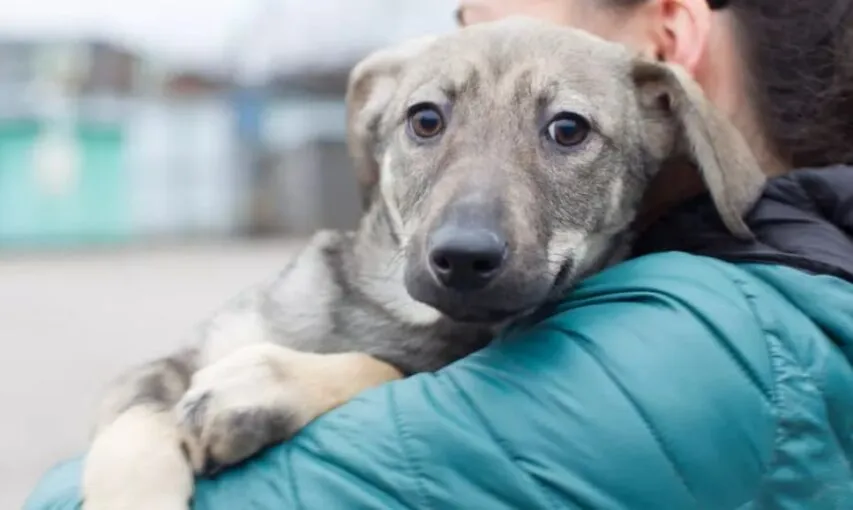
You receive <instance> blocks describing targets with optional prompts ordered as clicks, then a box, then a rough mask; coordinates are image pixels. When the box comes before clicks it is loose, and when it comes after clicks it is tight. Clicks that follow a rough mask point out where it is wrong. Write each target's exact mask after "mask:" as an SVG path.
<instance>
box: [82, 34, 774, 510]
mask: <svg viewBox="0 0 853 510" xmlns="http://www.w3.org/2000/svg"><path fill="white" fill-rule="evenodd" d="M348 105H349V110H350V123H349V134H350V144H351V149H352V153H353V157H354V159H355V161H356V163H357V168H358V177H359V181H360V183H361V186H362V188H363V194H364V198H365V200H364V204H365V213H364V217H363V220H362V222H361V226H360V228H359V229H358V230H357V231H356V232H354V233H321V234H318V235H317V236H316V237H315V238H314V239H313V241H312V242H311V244H310V245H309V246H308V247H307V248H306V249H305V250H304V251H303V252H302V253H301V254H300V255H299V256H298V257H297V258H296V259H295V261H294V262H292V264H291V265H290V266H289V267H288V268H287V269H286V270H285V271H284V272H282V273H281V274H280V275H278V277H276V278H275V279H273V280H272V281H271V282H268V283H266V284H263V285H260V286H259V287H257V288H255V289H252V290H250V291H249V292H247V293H246V294H244V295H243V296H240V297H239V298H237V299H236V300H235V301H233V302H232V303H230V304H229V305H228V306H226V307H225V308H224V309H223V310H222V311H220V312H219V313H218V314H216V315H215V316H214V317H212V318H211V319H210V320H209V321H208V322H207V323H205V324H204V325H203V326H202V327H201V328H200V329H199V330H198V331H197V333H196V336H195V337H194V338H193V339H191V340H192V341H191V342H190V345H191V347H189V348H188V349H187V350H185V351H183V352H181V353H178V354H175V355H174V356H172V357H169V358H167V359H163V360H160V361H156V362H153V363H150V364H148V365H145V366H142V367H140V368H139V369H137V370H135V371H132V372H131V373H129V374H127V375H126V376H125V377H124V378H123V379H121V380H120V381H118V382H116V384H115V385H114V386H113V387H112V388H111V391H110V392H109V394H108V396H107V398H106V399H105V401H104V403H103V406H102V409H101V414H100V416H99V420H98V427H97V433H96V436H95V439H94V443H93V445H92V450H91V453H90V455H89V456H88V458H87V463H86V468H85V474H84V494H85V501H86V502H85V508H86V509H87V510H136V509H139V510H186V508H187V507H188V502H189V500H190V498H191V495H192V490H193V471H195V472H198V473H209V472H212V471H215V470H216V469H218V468H220V467H222V466H227V465H231V464H234V463H236V462H239V461H241V460H243V459H246V458H247V457H250V456H251V455H253V454H255V453H256V452H258V451H259V450H260V449H262V448H263V447H265V446H267V445H269V444H272V443H276V442H279V441H283V440H285V439H287V438H289V437H291V436H292V435H293V434H294V433H296V432H297V431H298V430H299V429H300V428H301V427H303V426H304V425H305V424H307V423H308V422H310V421H311V420H313V419H314V418H316V417H317V416H319V415H320V414H322V413H324V412H326V411H328V410H330V409H332V408H334V407H336V406H338V405H340V404H342V403H343V402H345V401H347V400H349V399H351V398H352V397H354V396H355V395H356V394H358V393H359V392H361V391H363V390H365V389H367V388H370V387H373V386H377V385H379V384H382V383H384V382H387V381H390V380H393V379H398V378H400V377H404V376H405V375H407V374H411V373H415V372H421V371H430V370H435V369H438V368H440V367H442V366H445V365H446V364H448V363H450V362H452V361H454V360H457V359H459V358H460V357H463V356H465V355H467V354H469V353H471V352H473V351H475V350H477V349H480V348H482V347H483V346H485V345H486V344H487V343H489V341H490V339H491V338H492V337H493V335H494V334H495V333H496V332H497V331H499V330H500V328H501V327H502V326H504V325H505V324H506V323H507V322H509V321H511V320H513V319H517V318H519V317H522V316H525V315H527V314H529V313H530V312H532V311H534V310H536V309H537V308H538V307H540V306H541V305H543V304H545V303H546V302H549V301H552V300H555V299H559V298H560V297H561V296H563V295H565V293H566V292H567V290H568V289H569V288H570V287H571V286H572V285H573V283H575V282H577V281H578V279H580V278H582V277H584V276H585V275H588V274H590V273H592V272H595V271H598V270H600V269H601V268H603V267H605V266H606V265H608V264H610V263H612V262H614V261H616V260H618V259H619V257H620V256H622V253H624V250H623V248H624V247H625V246H626V245H627V243H628V241H629V240H628V233H629V230H630V226H631V223H632V221H633V220H634V217H635V213H636V211H637V208H638V206H639V204H640V200H641V198H642V197H643V194H644V191H645V189H646V187H647V186H648V184H649V182H650V180H651V179H652V178H653V177H654V176H655V174H656V172H657V170H658V169H659V167H660V166H661V164H662V163H663V162H665V161H667V160H670V159H673V158H678V159H681V158H689V159H691V160H692V161H693V162H695V164H696V166H697V168H698V169H699V171H700V172H701V174H702V176H703V177H704V180H705V183H706V185H707V188H708V190H709V191H710V193H711V195H712V197H713V200H714V202H715V204H716V206H717V209H718V211H719V213H720V217H721V218H722V220H723V221H724V222H725V224H726V226H727V227H728V228H729V230H731V232H732V233H733V234H735V235H738V236H742V237H748V236H749V235H750V232H749V230H748V229H747V227H746V225H745V224H744V222H743V220H742V215H743V214H744V213H745V212H746V211H747V210H748V209H750V207H751V205H752V204H753V202H754V200H755V199H756V197H757V195H758V194H759V193H760V190H761V188H762V185H763V182H764V178H763V175H762V173H761V172H760V170H759V168H758V166H757V164H756V162H755V160H754V159H753V156H752V154H751V152H750V150H749V148H748V147H747V146H746V144H745V142H744V141H743V139H742V138H741V137H740V135H739V134H738V133H737V131H736V130H735V129H734V128H733V127H732V126H730V125H729V124H728V123H727V122H726V121H725V120H724V118H722V117H721V116H720V114H719V113H718V112H716V111H715V110H714V109H712V108H711V107H710V105H709V104H708V103H707V102H706V101H705V99H704V98H703V96H702V95H701V93H700V91H699V89H698V87H697V86H696V85H695V84H694V83H693V82H691V81H690V80H688V79H687V78H685V76H684V75H683V73H682V72H680V71H679V70H677V69H674V68H670V67H668V66H665V65H663V64H659V63H655V62H649V61H645V60H641V59H638V58H636V57H635V56H633V55H632V54H630V53H629V52H628V51H627V50H626V49H625V48H623V47H622V46H619V45H616V44H612V43H608V42H605V41H603V40H600V39H598V38H595V37H593V36H591V35H588V34H585V33H583V32H580V31H575V30H570V29H565V28H558V27H556V26H552V25H547V24H543V23H539V22H534V21H532V20H522V19H514V20H507V21H502V22H498V23H493V24H487V25H480V26H476V27H472V28H467V29H464V30H461V31H458V32H456V33H453V34H451V35H447V36H443V37H440V38H431V39H427V40H420V41H417V42H412V43H409V44H406V45H403V46H402V47H399V48H396V49H392V50H387V51H381V52H378V53H376V54H374V55H372V56H370V57H369V58H367V59H366V60H365V61H363V62H362V63H361V64H359V65H358V66H357V67H356V69H355V70H354V71H353V73H352V76H351V81H350V87H349V93H348Z"/></svg>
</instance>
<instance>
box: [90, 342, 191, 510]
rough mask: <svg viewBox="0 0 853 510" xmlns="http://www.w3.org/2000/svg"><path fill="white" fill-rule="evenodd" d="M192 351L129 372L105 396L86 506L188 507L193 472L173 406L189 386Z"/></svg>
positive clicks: (125, 509)
mask: <svg viewBox="0 0 853 510" xmlns="http://www.w3.org/2000/svg"><path fill="white" fill-rule="evenodd" d="M193 354H194V353H186V354H185V355H176V356H173V357H171V358H166V359H163V360H160V361H156V362H153V363H149V364H147V365H144V366H142V367H140V368H138V369H136V370H133V371H131V372H129V373H128V374H127V375H126V376H125V377H123V378H122V379H121V380H119V381H117V382H116V383H115V384H113V385H112V386H111V388H110V391H109V392H108V394H107V396H106V398H105V399H104V401H103V402H102V405H101V409H100V416H99V418H98V427H97V429H96V432H95V437H94V441H93V443H92V445H91V448H90V450H89V453H88V454H87V456H86V459H85V462H84V469H83V498H84V503H83V508H84V509H85V510H154V509H156V510H186V509H187V508H188V507H189V501H190V498H191V496H192V492H193V472H192V469H191V467H190V465H189V463H188V461H187V459H186V455H185V454H184V452H183V451H182V447H181V435H180V430H179V428H178V424H177V421H176V420H175V416H174V412H173V406H174V405H175V403H176V402H177V401H178V400H179V399H180V398H181V395H183V394H184V392H185V391H186V389H187V387H188V386H189V382H190V377H191V374H192V371H193V370H194V362H193Z"/></svg>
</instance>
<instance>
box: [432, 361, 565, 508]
mask: <svg viewBox="0 0 853 510" xmlns="http://www.w3.org/2000/svg"><path fill="white" fill-rule="evenodd" d="M445 375H446V376H447V378H448V379H449V380H450V382H451V383H452V384H453V386H454V387H455V388H456V390H457V394H458V395H459V396H460V397H461V398H462V399H463V400H464V401H465V403H466V404H468V407H469V408H470V409H471V412H472V413H473V414H474V416H476V417H477V419H478V420H479V421H480V425H481V426H482V427H483V430H485V431H486V433H487V434H489V437H490V438H491V439H492V440H493V441H494V442H495V444H497V445H498V446H499V447H500V449H501V450H502V451H503V452H504V454H505V455H506V456H507V457H508V458H509V459H511V460H512V462H513V464H515V465H516V466H517V467H518V468H519V470H520V471H521V472H522V473H524V474H525V475H526V476H527V478H529V479H530V481H531V483H533V484H534V485H535V486H536V487H537V488H538V489H539V493H540V494H542V496H543V498H544V499H545V500H547V501H548V504H549V507H550V508H561V506H560V505H559V504H558V503H557V501H556V500H555V499H554V497H553V496H552V495H551V494H550V493H549V491H548V490H547V489H546V488H545V487H544V486H543V485H542V483H541V482H539V481H538V480H537V479H536V477H534V476H532V475H530V474H529V473H527V471H526V470H525V469H523V468H522V467H521V466H519V465H518V464H519V460H520V459H518V457H517V456H516V455H515V454H513V452H512V448H511V446H510V445H509V443H508V442H507V441H506V440H504V439H503V438H501V437H500V436H498V434H497V433H496V432H495V431H494V430H493V429H492V428H491V427H490V426H489V425H488V421H487V420H486V418H485V417H484V416H483V415H482V413H480V411H479V410H478V409H477V406H476V405H474V402H473V401H472V400H471V399H470V398H469V397H468V395H467V394H466V393H465V392H464V391H462V389H461V387H460V385H459V383H458V382H456V381H455V380H454V378H453V375H452V374H450V373H446V374H445Z"/></svg>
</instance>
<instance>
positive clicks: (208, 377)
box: [176, 343, 402, 474]
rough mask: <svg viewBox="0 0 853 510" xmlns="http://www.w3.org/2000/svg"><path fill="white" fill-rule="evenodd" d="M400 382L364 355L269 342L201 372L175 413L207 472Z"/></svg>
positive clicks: (394, 372)
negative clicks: (373, 390) (361, 395)
mask: <svg viewBox="0 0 853 510" xmlns="http://www.w3.org/2000/svg"><path fill="white" fill-rule="evenodd" d="M401 377H402V374H401V373H400V372H399V371H398V370H397V369H395V368H394V367H392V366H390V365H388V364H387V363H384V362H381V361H379V360H377V359H375V358H372V357H370V356H368V355H366V354H362V353H343V354H312V353H306V352H300V351H295V350H292V349H288V348H286V347H281V346H279V345H276V344H271V343H265V344H260V345H255V346H250V347H246V348H243V349H241V350H239V351H236V352H234V353H232V354H230V355H228V356H227V357H225V358H223V359H221V360H220V361H218V362H216V363H214V364H212V365H210V366H208V367H206V368H204V369H202V370H200V371H199V372H197V373H196V374H195V375H194V376H193V380H192V384H191V386H190V389H189V391H187V393H186V395H185V396H184V398H183V399H181V401H180V402H179V403H178V405H177V407H176V411H177V414H178V421H179V423H180V424H181V427H182V429H183V433H184V440H185V444H186V449H187V451H188V452H189V454H190V459H191V462H192V464H193V467H194V468H195V470H196V472H198V473H204V474H210V473H213V472H216V471H217V470H218V469H220V468H221V467H224V466H228V465H233V464H235V463H238V462H240V461H242V460H244V459H246V458H248V457H250V456H252V455H253V454H255V453H257V452H258V451H260V450H261V449H262V448H264V447H265V446H268V445H271V444H274V443H278V442H281V441H284V440H286V439H289V438H290V437H291V436H293V435H294V434H295V433H296V432H298V431H299V430H300V429H301V428H302V427H304V426H305V425H306V424H308V423H309V422H310V421H312V420H313V419H314V418H316V417H317V416H319V415H321V414H323V413H325V412H327V411H329V410H331V409H333V408H335V407H338V406H339V405H341V404H343V403H344V402H346V401H348V400H350V399H352V398H353V397H354V396H355V395H357V394H358V393H360V392H362V391H364V390H366V389H368V388H372V387H375V386H378V385H380V384H382V383H385V382H387V381H391V380H394V379H399V378H401Z"/></svg>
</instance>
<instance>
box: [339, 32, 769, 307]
mask: <svg viewBox="0 0 853 510" xmlns="http://www.w3.org/2000/svg"><path fill="white" fill-rule="evenodd" d="M348 106H349V113H350V117H349V119H350V120H349V136H350V147H351V152H352V155H353V157H354V159H355V161H356V166H357V170H358V178H359V182H360V183H361V186H362V192H363V195H364V197H365V204H368V205H370V204H372V205H374V206H377V207H382V208H384V210H385V211H386V212H387V215H388V217H389V218H390V219H391V223H392V225H393V228H394V229H395V231H396V234H397V235H396V237H397V238H398V239H400V240H401V241H400V242H401V245H402V246H401V249H403V250H405V254H406V268H405V275H406V278H405V280H406V286H407V290H408V292H409V294H410V295H411V296H412V297H414V298H415V299H416V300H418V301H420V302H422V303H426V304H428V305H431V306H432V307H434V308H437V309H438V310H440V311H441V312H443V313H444V314H446V315H448V316H450V317H452V318H455V319H457V320H464V321H475V322H492V321H500V320H503V319H507V318H510V317H513V316H516V315H519V314H523V313H525V312H527V311H529V310H531V309H534V308H536V307H537V306H539V305H541V304H542V303H543V302H544V301H545V300H547V299H549V298H550V297H552V296H555V295H556V294H557V293H559V292H560V291H562V290H564V289H565V288H566V287H567V286H568V285H570V284H571V283H572V282H573V281H575V280H576V279H577V278H579V277H580V276H582V275H584V274H587V273H589V272H590V271H592V270H595V269H596V268H597V267H598V265H599V264H600V263H601V261H602V259H603V258H605V257H606V255H607V253H608V252H609V251H610V249H611V248H612V245H613V243H614V240H615V239H616V238H617V237H618V236H619V235H620V234H621V233H623V232H625V231H626V230H627V229H628V228H629V226H630V223H631V222H632V220H633V219H634V217H635V213H636V211H637V208H638V206H639V204H640V201H641V198H642V196H643V194H644V192H645V190H646V188H647V185H648V184H649V182H650V180H651V179H652V178H653V177H654V175H655V173H656V172H657V170H658V168H659V167H660V166H661V164H662V163H663V162H664V161H666V160H669V159H671V158H683V157H689V158H691V159H692V160H693V161H694V162H695V164H696V166H697V168H698V169H699V171H700V172H701V174H702V176H703V177H704V181H705V183H706V186H707V188H708V190H709V191H710V193H711V196H712V197H713V200H714V203H715V204H716V206H717V209H718V211H719V213H720V216H721V218H722V219H723V221H724V222H725V224H726V226H727V227H728V228H729V229H730V230H731V232H732V233H733V234H735V235H738V236H749V235H750V232H749V230H748V228H747V227H746V225H745V224H744V222H743V220H742V215H743V214H744V213H745V212H746V211H747V210H748V209H749V208H750V207H751V206H752V204H753V203H754V201H755V199H756V197H757V196H758V194H759V192H760V189H761V187H762V185H763V182H764V177H763V174H762V173H761V171H760V169H759V168H758V166H757V163H756V161H755V160H754V158H753V156H752V154H751V152H750V150H749V148H748V146H747V145H746V143H745V141H744V140H743V139H742V138H741V136H740V135H739V133H738V132H737V131H736V130H735V128H734V127H732V126H731V125H730V124H729V123H728V122H727V121H726V119H725V118H723V117H722V116H721V114H720V113H718V112H717V111H716V110H715V109H714V108H712V107H711V106H710V104H709V103H708V102H707V101H706V100H705V99H704V97H703V95H702V94H701V92H700V89H699V88H698V86H697V85H696V84H694V83H693V82H692V81H691V80H690V79H689V78H687V77H686V76H685V75H684V74H683V72H681V71H679V70H678V69H676V68H674V67H670V66H667V65H664V64H659V63H655V62H649V61H646V60H641V59H638V58H636V57H635V56H634V55H632V54H631V53H629V51H628V50H627V49H625V48H624V47H622V46H620V45H617V44H614V43H609V42H605V41H603V40H601V39H599V38H596V37H594V36H592V35H589V34H587V33H584V32H581V31H578V30H573V29H567V28H561V27H556V26H552V25H548V24H544V23H540V22H535V21H532V20H525V19H511V20H504V21H500V22H496V23H490V24H484V25H477V26H473V27H470V28H466V29H464V30H461V31H458V32H456V33H453V34H451V35H447V36H442V37H439V38H428V39H422V40H418V41H414V42H410V43H407V44H404V45H402V46H400V47H397V48H394V49H390V50H384V51H380V52H378V53H375V54H373V55H371V56H370V57H368V58H367V59H366V60H364V61H363V62H361V63H360V64H359V65H358V66H357V67H356V68H355V69H354V71H353V73H352V75H351V80H350V88H349V93H348Z"/></svg>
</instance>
